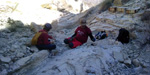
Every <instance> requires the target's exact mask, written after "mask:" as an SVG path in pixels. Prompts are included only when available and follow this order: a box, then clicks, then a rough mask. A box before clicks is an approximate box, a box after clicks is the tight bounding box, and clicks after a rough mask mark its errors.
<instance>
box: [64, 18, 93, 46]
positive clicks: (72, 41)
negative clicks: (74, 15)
mask: <svg viewBox="0 0 150 75" xmlns="http://www.w3.org/2000/svg"><path fill="white" fill-rule="evenodd" d="M88 36H90V38H91V40H92V41H93V42H95V38H94V37H93V35H92V32H91V30H90V28H88V27H87V26H86V20H85V19H81V20H80V26H79V27H78V28H77V29H76V30H75V33H74V34H73V35H72V37H69V38H66V39H65V40H64V43H65V44H68V45H69V47H70V48H76V47H77V46H80V45H82V44H84V43H86V42H87V40H88Z"/></svg>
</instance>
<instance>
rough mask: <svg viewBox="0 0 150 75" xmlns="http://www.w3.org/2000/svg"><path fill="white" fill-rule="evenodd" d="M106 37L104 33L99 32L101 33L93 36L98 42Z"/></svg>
mask: <svg viewBox="0 0 150 75" xmlns="http://www.w3.org/2000/svg"><path fill="white" fill-rule="evenodd" d="M107 36H108V35H107V33H106V32H105V31H101V32H98V33H97V34H96V35H95V38H96V39H98V40H102V39H104V38H106V37H107Z"/></svg>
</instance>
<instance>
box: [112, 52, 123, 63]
mask: <svg viewBox="0 0 150 75" xmlns="http://www.w3.org/2000/svg"><path fill="white" fill-rule="evenodd" d="M113 56H114V58H115V59H116V60H117V61H119V62H123V61H124V59H123V55H122V53H121V52H115V51H114V52H113Z"/></svg>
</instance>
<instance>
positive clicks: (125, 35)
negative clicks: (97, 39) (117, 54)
mask: <svg viewBox="0 0 150 75" xmlns="http://www.w3.org/2000/svg"><path fill="white" fill-rule="evenodd" d="M129 39H130V38H129V31H128V30H126V29H125V28H121V29H119V35H118V37H117V38H116V40H118V41H120V42H121V43H129Z"/></svg>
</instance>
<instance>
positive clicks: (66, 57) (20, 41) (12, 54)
mask: <svg viewBox="0 0 150 75" xmlns="http://www.w3.org/2000/svg"><path fill="white" fill-rule="evenodd" d="M136 1H138V0H136ZM139 1H140V2H141V3H143V2H142V1H143V0H142V1H141V0H139ZM133 3H135V2H134V1H133ZM129 4H132V2H130V3H129ZM132 5H133V4H132ZM141 6H142V5H141ZM141 11H144V10H141ZM97 13H98V12H97ZM97 13H96V14H94V15H95V16H93V15H92V17H93V18H88V17H87V18H88V26H89V27H90V28H91V30H92V31H93V32H97V31H101V30H106V31H107V32H108V33H109V37H108V38H107V39H104V40H100V41H97V42H95V43H93V45H94V46H91V43H92V42H91V41H88V42H87V43H86V44H84V45H82V46H80V47H78V48H76V49H70V48H68V47H67V46H66V45H65V44H63V39H62V38H66V37H68V36H70V35H71V34H73V30H75V28H71V29H69V28H68V29H65V28H64V29H61V30H59V31H58V32H50V34H52V35H53V36H55V38H56V45H57V46H58V47H57V49H56V50H58V51H59V53H58V54H57V55H56V56H54V57H50V58H48V56H49V53H48V51H46V50H43V51H38V50H37V49H36V48H35V47H33V46H31V45H30V40H31V38H32V36H33V34H34V33H33V31H31V29H30V26H28V25H26V26H25V25H24V23H22V22H20V21H12V20H10V21H9V22H8V24H10V26H11V25H12V26H15V28H8V29H3V30H1V32H0V35H1V37H0V39H1V43H0V44H1V45H0V46H1V49H2V50H1V51H0V63H1V65H0V74H2V75H6V74H10V75H11V74H14V75H17V74H19V75H20V74H21V75H22V74H23V75H24V74H25V75H26V74H27V75H35V74H38V75H50V74H52V75H86V74H88V75H90V74H92V75H103V74H119V75H121V74H149V73H150V72H149V67H150V64H149V62H150V60H149V52H150V48H149V47H150V46H149V38H148V37H149V35H150V34H149V32H148V30H149V24H147V23H144V22H142V21H140V17H141V16H140V15H139V14H140V13H137V14H132V15H131V14H123V13H118V12H116V13H111V12H109V11H105V12H102V13H101V14H97ZM73 15H74V14H73ZM107 16H108V17H107ZM90 17H91V16H90ZM5 23H7V21H6V22H5V21H4V23H1V25H2V26H3V25H5ZM60 23H61V22H60ZM64 24H65V23H64ZM18 25H19V26H18ZM20 25H21V26H20ZM66 25H67V24H66ZM144 25H145V26H144ZM8 26H9V25H8ZM121 27H125V28H127V29H129V30H130V31H131V32H133V35H132V36H133V37H131V39H132V41H131V42H130V43H129V44H125V45H122V44H121V43H120V42H115V38H116V36H117V34H118V30H119V28H121ZM25 33H26V34H25ZM134 35H135V36H134ZM139 35H141V36H139ZM60 37H61V38H60ZM143 38H144V39H143ZM7 41H8V42H7ZM3 42H5V43H3Z"/></svg>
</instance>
